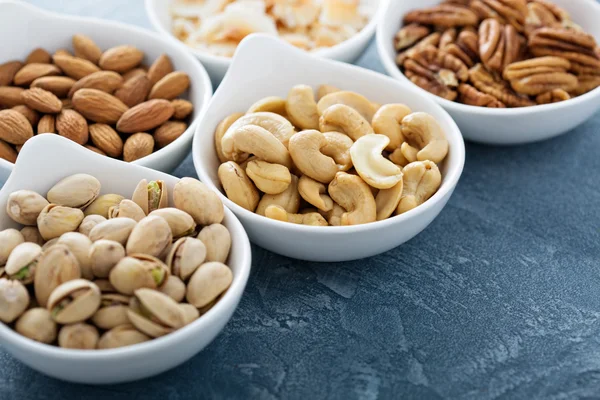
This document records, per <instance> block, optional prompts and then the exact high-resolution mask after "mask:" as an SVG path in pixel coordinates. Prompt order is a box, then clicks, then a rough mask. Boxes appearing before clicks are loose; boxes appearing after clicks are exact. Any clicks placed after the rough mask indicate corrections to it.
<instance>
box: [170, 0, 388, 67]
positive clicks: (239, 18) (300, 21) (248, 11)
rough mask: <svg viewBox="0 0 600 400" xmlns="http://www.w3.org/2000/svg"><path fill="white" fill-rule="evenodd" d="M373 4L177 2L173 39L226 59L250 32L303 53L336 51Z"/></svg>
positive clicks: (365, 0) (337, 0)
mask: <svg viewBox="0 0 600 400" xmlns="http://www.w3.org/2000/svg"><path fill="white" fill-rule="evenodd" d="M378 3H379V1H378V0H301V1H298V0H243V1H242V0H191V1H190V0H176V1H174V2H173V4H172V6H171V13H172V17H173V20H172V26H173V34H174V35H175V36H176V37H177V38H178V39H179V40H181V41H182V42H184V43H185V44H187V45H188V46H190V47H193V48H196V49H199V50H202V51H206V52H208V53H212V54H214V55H219V56H225V57H231V56H233V53H234V52H235V49H236V47H237V45H238V44H239V42H240V41H241V40H242V39H243V38H244V37H246V36H248V35H249V34H251V33H259V32H260V33H266V34H270V35H273V36H279V37H280V38H281V39H283V40H285V41H286V42H288V43H290V44H293V45H294V46H297V47H299V48H301V49H304V50H309V51H310V50H318V49H320V48H325V47H331V46H335V45H336V44H338V43H341V42H343V41H345V40H347V39H349V38H350V37H351V36H353V35H355V34H356V33H358V32H359V31H360V30H361V29H362V28H363V27H364V26H365V25H366V24H367V22H368V21H369V19H371V17H372V16H373V14H374V11H375V8H376V6H377V4H378Z"/></svg>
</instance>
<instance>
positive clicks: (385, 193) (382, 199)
mask: <svg viewBox="0 0 600 400" xmlns="http://www.w3.org/2000/svg"><path fill="white" fill-rule="evenodd" d="M403 186H404V180H401V181H400V182H398V183H397V184H396V185H395V186H393V187H391V188H389V189H381V190H380V191H379V193H377V196H375V205H376V206H377V221H381V220H383V219H386V218H388V217H389V216H390V215H392V214H393V213H394V211H396V207H398V203H400V197H401V196H402V190H403Z"/></svg>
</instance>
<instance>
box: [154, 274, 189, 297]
mask: <svg viewBox="0 0 600 400" xmlns="http://www.w3.org/2000/svg"><path fill="white" fill-rule="evenodd" d="M159 290H160V292H161V293H164V294H166V295H167V296H169V297H170V298H172V299H173V300H175V301H176V302H178V303H181V302H182V301H183V299H184V298H185V283H183V281H182V280H181V279H179V277H177V276H175V275H171V276H169V278H168V279H167V281H166V282H165V284H164V285H162V286H161V287H160V288H159Z"/></svg>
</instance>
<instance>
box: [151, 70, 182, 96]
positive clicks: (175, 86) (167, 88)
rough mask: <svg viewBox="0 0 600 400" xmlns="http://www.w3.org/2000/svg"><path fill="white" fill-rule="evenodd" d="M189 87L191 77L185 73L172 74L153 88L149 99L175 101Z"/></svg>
mask: <svg viewBox="0 0 600 400" xmlns="http://www.w3.org/2000/svg"><path fill="white" fill-rule="evenodd" d="M188 87H190V77H189V76H188V75H187V74H186V73H185V72H181V71H175V72H171V73H169V74H167V75H165V76H164V77H162V79H161V80H159V81H158V82H156V83H155V84H154V86H152V90H151V91H150V95H149V96H148V98H150V99H167V100H173V99H174V98H175V97H177V96H179V95H180V94H182V93H183V92H185V91H186V90H187V88H188Z"/></svg>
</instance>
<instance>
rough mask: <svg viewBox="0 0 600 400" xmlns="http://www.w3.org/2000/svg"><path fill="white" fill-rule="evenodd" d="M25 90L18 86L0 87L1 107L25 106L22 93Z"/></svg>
mask: <svg viewBox="0 0 600 400" xmlns="http://www.w3.org/2000/svg"><path fill="white" fill-rule="evenodd" d="M24 90H25V89H23V88H20V87H16V86H0V106H4V107H14V106H18V105H19V104H23V100H22V99H21V93H23V91H24Z"/></svg>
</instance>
